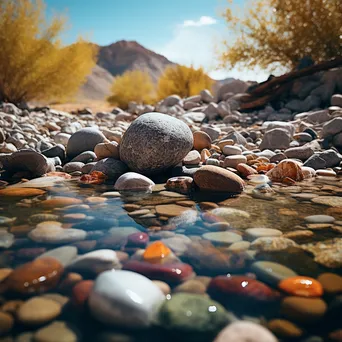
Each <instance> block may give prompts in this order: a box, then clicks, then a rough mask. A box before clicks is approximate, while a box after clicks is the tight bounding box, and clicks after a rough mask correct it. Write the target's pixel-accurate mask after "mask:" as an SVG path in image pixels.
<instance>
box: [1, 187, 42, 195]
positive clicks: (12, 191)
mask: <svg viewBox="0 0 342 342" xmlns="http://www.w3.org/2000/svg"><path fill="white" fill-rule="evenodd" d="M44 194H45V191H44V190H41V189H34V188H5V189H1V190H0V197H1V196H7V197H33V196H40V195H44Z"/></svg>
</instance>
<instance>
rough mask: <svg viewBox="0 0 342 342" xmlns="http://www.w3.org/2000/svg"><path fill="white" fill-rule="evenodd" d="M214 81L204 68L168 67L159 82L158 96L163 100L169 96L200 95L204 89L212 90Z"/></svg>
mask: <svg viewBox="0 0 342 342" xmlns="http://www.w3.org/2000/svg"><path fill="white" fill-rule="evenodd" d="M213 83H214V81H213V80H212V79H211V78H210V77H209V76H208V75H207V74H206V73H205V71H204V70H203V68H198V69H196V68H194V67H193V66H191V67H187V66H185V65H177V66H170V67H167V68H166V69H165V71H164V73H163V74H162V76H161V77H160V78H159V80H158V85H157V96H158V99H163V98H165V97H167V96H169V95H173V94H176V95H179V96H180V97H183V98H184V97H188V96H192V95H198V94H199V93H200V91H201V90H203V89H209V90H210V89H211V88H212V86H213Z"/></svg>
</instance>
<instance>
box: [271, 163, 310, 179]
mask: <svg viewBox="0 0 342 342" xmlns="http://www.w3.org/2000/svg"><path fill="white" fill-rule="evenodd" d="M266 176H267V177H269V178H270V179H271V180H272V181H274V182H283V181H284V180H285V179H287V178H290V179H292V180H294V181H296V182H298V181H302V180H303V179H304V174H303V171H302V169H301V167H300V165H299V164H298V163H297V162H295V161H293V160H290V159H284V160H282V161H281V162H280V163H279V164H278V165H277V166H276V167H274V168H273V169H272V170H270V171H268V172H267V174H266Z"/></svg>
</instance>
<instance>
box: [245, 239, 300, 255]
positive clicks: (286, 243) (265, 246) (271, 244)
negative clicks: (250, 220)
mask: <svg viewBox="0 0 342 342" xmlns="http://www.w3.org/2000/svg"><path fill="white" fill-rule="evenodd" d="M295 246H297V244H296V243H295V242H294V241H292V240H290V239H287V238H283V237H260V238H257V239H256V240H254V241H253V242H252V244H251V248H252V249H257V250H258V251H264V252H275V251H282V250H285V249H287V248H290V247H295Z"/></svg>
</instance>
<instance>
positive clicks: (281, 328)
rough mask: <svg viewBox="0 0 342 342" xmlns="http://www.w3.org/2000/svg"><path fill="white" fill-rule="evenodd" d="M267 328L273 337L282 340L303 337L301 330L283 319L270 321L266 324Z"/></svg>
mask: <svg viewBox="0 0 342 342" xmlns="http://www.w3.org/2000/svg"><path fill="white" fill-rule="evenodd" d="M267 327H268V329H270V330H271V331H272V332H273V333H274V334H275V335H277V336H279V337H283V338H298V337H301V336H302V335H303V330H302V329H300V328H299V327H298V326H297V325H295V324H294V323H292V322H290V321H287V320H285V319H272V320H271V321H269V322H268V325H267Z"/></svg>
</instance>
